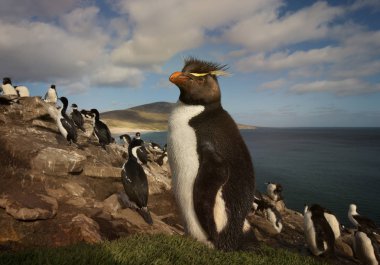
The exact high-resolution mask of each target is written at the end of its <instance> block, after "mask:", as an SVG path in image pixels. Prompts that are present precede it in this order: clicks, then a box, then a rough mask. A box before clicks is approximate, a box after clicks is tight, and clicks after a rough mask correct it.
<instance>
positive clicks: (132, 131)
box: [109, 126, 162, 134]
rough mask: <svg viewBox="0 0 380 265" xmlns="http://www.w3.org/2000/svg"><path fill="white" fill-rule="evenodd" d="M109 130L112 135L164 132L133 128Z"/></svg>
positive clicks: (113, 128)
mask: <svg viewBox="0 0 380 265" xmlns="http://www.w3.org/2000/svg"><path fill="white" fill-rule="evenodd" d="M109 129H110V131H111V133H112V134H124V133H127V134H135V133H136V132H140V133H147V132H161V131H162V130H152V129H141V128H131V127H111V126H109Z"/></svg>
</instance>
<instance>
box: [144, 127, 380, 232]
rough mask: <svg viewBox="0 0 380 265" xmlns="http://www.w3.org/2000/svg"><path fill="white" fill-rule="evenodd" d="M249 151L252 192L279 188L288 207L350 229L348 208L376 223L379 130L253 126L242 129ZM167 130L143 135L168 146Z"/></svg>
mask: <svg viewBox="0 0 380 265" xmlns="http://www.w3.org/2000/svg"><path fill="white" fill-rule="evenodd" d="M241 134H242V136H243V138H244V140H245V142H246V144H247V146H248V149H249V151H250V153H251V157H252V161H253V164H254V168H255V174H256V188H257V189H258V190H259V191H260V192H265V188H266V186H265V184H264V183H265V182H267V181H271V182H278V183H281V184H282V186H283V195H284V201H285V203H286V206H287V207H288V208H291V209H294V210H297V211H300V212H302V211H303V208H304V205H305V204H309V205H310V204H312V203H318V204H320V205H321V206H323V207H325V208H327V209H329V210H331V211H333V212H334V213H335V214H336V215H337V217H338V219H339V221H340V222H341V223H342V224H345V225H348V226H350V224H349V221H348V218H347V211H348V206H349V204H351V203H355V204H356V205H357V206H358V212H359V213H360V214H362V215H365V216H367V217H369V218H371V219H373V220H374V221H375V222H376V223H377V224H378V225H379V224H380V207H379V206H378V203H379V201H380V128H257V129H255V130H241ZM166 136H167V133H166V132H154V133H144V134H142V138H143V139H144V140H145V141H153V142H156V143H158V144H160V145H162V146H163V145H164V144H165V143H166Z"/></svg>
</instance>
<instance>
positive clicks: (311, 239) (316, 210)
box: [304, 204, 340, 256]
mask: <svg viewBox="0 0 380 265" xmlns="http://www.w3.org/2000/svg"><path fill="white" fill-rule="evenodd" d="M332 216H333V215H332V214H331V212H328V211H327V210H326V209H324V208H323V207H321V206H320V205H318V204H313V205H312V206H310V207H309V206H307V205H306V206H305V209H304V232H305V238H306V243H307V245H308V247H309V249H310V251H311V253H313V255H315V256H319V255H322V254H326V255H328V256H332V255H334V253H335V249H334V247H335V239H336V238H337V237H338V236H339V235H340V226H339V223H338V221H337V219H336V218H335V216H334V218H333V217H332ZM338 231H339V233H338Z"/></svg>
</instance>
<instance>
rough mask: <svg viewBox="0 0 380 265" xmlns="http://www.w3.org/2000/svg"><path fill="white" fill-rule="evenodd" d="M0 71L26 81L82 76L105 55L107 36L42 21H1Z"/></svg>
mask: <svg viewBox="0 0 380 265" xmlns="http://www.w3.org/2000/svg"><path fill="white" fill-rule="evenodd" d="M0 35H1V36H7V37H6V38H5V39H4V38H3V41H0V58H2V62H6V63H1V64H0V71H1V72H2V73H7V74H9V75H11V76H15V77H16V76H19V75H22V76H23V79H24V80H46V79H52V78H70V77H74V78H76V77H79V76H82V75H83V74H85V73H86V72H87V71H88V69H89V68H90V69H91V68H92V67H94V64H95V62H96V60H97V58H98V57H99V56H101V55H102V52H103V51H102V49H103V46H104V39H86V38H81V37H77V36H73V35H70V34H68V33H67V32H65V31H64V30H62V29H60V28H58V27H56V26H52V25H49V24H46V23H41V22H32V23H20V24H8V23H4V22H2V21H0Z"/></svg>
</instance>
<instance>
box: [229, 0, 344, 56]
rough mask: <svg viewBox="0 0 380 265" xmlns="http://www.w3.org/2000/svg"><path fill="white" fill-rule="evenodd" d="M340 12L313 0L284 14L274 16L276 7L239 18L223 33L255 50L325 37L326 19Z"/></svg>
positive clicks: (233, 40) (266, 49)
mask: <svg viewBox="0 0 380 265" xmlns="http://www.w3.org/2000/svg"><path fill="white" fill-rule="evenodd" d="M342 14H344V9H343V8H341V7H331V6H328V5H327V4H326V3H325V2H316V3H315V4H314V5H312V6H310V7H308V8H304V9H301V10H299V11H297V12H295V13H292V14H287V15H286V16H284V17H278V11H277V7H276V8H273V9H272V10H265V11H263V12H260V13H258V14H256V15H253V16H250V17H248V18H246V19H242V20H240V21H239V22H238V23H236V24H235V25H234V26H232V27H231V29H230V30H228V31H227V32H226V33H225V38H226V39H227V40H228V41H230V42H231V43H235V44H239V45H243V46H244V47H247V48H250V49H251V50H253V51H256V52H257V51H269V50H271V49H274V48H278V47H282V46H284V45H288V44H294V43H300V42H303V41H309V40H317V39H321V38H324V37H326V36H327V35H328V32H329V23H330V22H332V21H333V20H334V19H335V18H337V17H338V16H340V15H342Z"/></svg>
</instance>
